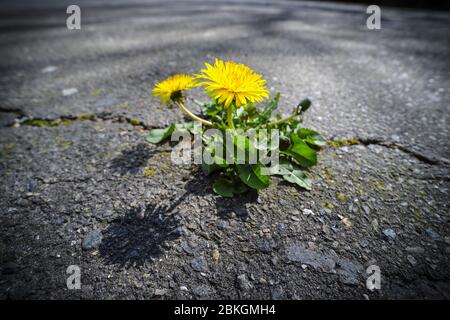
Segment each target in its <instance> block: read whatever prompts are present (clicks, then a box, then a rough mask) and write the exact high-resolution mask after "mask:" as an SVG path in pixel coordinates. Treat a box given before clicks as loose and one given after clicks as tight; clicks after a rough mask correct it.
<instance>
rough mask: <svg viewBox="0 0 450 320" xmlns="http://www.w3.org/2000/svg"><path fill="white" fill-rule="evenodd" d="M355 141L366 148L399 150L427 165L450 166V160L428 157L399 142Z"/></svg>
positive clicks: (370, 139)
mask: <svg viewBox="0 0 450 320" xmlns="http://www.w3.org/2000/svg"><path fill="white" fill-rule="evenodd" d="M354 139H357V140H358V141H359V142H361V144H362V145H364V146H369V145H379V146H383V147H386V148H389V149H398V150H400V151H402V152H404V153H407V154H409V155H411V156H413V157H414V158H416V159H418V160H420V161H422V162H424V163H427V164H431V165H442V164H446V165H448V164H450V160H449V159H446V158H443V157H439V156H436V155H426V154H424V153H423V152H420V151H417V150H413V149H411V148H408V147H407V146H405V145H403V144H400V143H397V142H393V141H386V140H384V139H381V138H361V137H355V138H354Z"/></svg>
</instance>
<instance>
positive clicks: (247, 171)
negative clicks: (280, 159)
mask: <svg viewBox="0 0 450 320" xmlns="http://www.w3.org/2000/svg"><path fill="white" fill-rule="evenodd" d="M262 168H263V165H262V164H259V163H258V164H253V165H249V164H238V165H237V171H238V173H239V178H240V179H241V180H242V182H244V183H245V184H246V185H247V186H249V187H250V188H253V189H256V190H260V189H264V188H267V187H268V186H269V185H270V177H269V176H268V175H263V174H261V169H262Z"/></svg>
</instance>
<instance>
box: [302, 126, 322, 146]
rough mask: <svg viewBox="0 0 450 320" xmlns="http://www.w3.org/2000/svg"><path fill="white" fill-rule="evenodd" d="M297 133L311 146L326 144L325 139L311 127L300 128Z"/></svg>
mask: <svg viewBox="0 0 450 320" xmlns="http://www.w3.org/2000/svg"><path fill="white" fill-rule="evenodd" d="M297 135H298V136H299V138H300V139H304V141H305V142H306V143H308V144H309V145H312V146H316V147H323V146H325V145H326V144H327V141H326V140H325V139H324V138H323V137H322V136H321V135H320V134H319V133H317V132H316V131H314V130H311V129H307V128H301V129H299V130H298V131H297Z"/></svg>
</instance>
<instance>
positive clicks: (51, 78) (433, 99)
mask: <svg viewBox="0 0 450 320" xmlns="http://www.w3.org/2000/svg"><path fill="white" fill-rule="evenodd" d="M68 4H69V3H68ZM79 5H80V7H81V11H82V22H81V30H67V28H66V26H65V18H66V13H65V8H66V4H65V3H64V2H63V1H44V2H39V4H34V5H31V4H25V2H22V1H16V2H14V3H11V4H8V3H2V4H1V5H0V87H1V90H0V119H1V121H0V176H1V183H0V195H1V196H0V238H1V242H0V252H1V255H0V297H2V298H12V299H20V298H66V299H78V298H84V299H89V298H94V299H105V298H138V299H144V298H145V299H170V298H188V299H191V298H195V299H207V298H218V299H228V298H232V299H233V298H260V299H311V298H313V299H320V298H335V299H340V298H356V299H365V298H366V299H367V298H369V299H378V298H390V299H395V298H449V296H450V291H449V288H450V283H449V278H450V272H449V270H448V264H449V258H448V256H449V251H450V247H449V246H450V238H449V236H450V234H449V222H450V220H449V200H448V188H449V177H450V175H449V174H450V173H449V160H448V159H449V158H450V148H449V142H448V141H449V136H450V135H449V130H450V126H449V124H450V121H449V120H450V119H449V117H450V116H449V115H450V112H449V101H450V92H449V88H450V77H449V74H450V72H449V71H450V43H449V42H450V38H449V31H450V16H449V14H448V13H442V12H426V11H409V10H400V9H387V8H382V29H381V30H368V29H367V28H366V18H367V14H366V13H365V9H366V7H364V6H361V5H344V4H333V3H324V2H320V3H314V2H299V1H277V2H271V1H239V2H238V1H234V2H226V1H208V2H206V1H205V2H203V1H176V2H175V1H127V2H125V1H123V2H121V1H79ZM215 57H219V58H222V59H231V60H234V61H238V62H242V63H245V64H247V65H249V66H250V67H252V68H253V69H254V70H256V71H257V72H259V73H261V74H262V75H263V76H264V78H265V79H266V80H267V81H268V84H269V88H270V91H271V93H272V94H274V93H275V92H278V91H279V92H281V95H282V103H281V105H282V106H281V111H282V112H283V113H285V114H287V113H289V111H290V109H291V108H292V107H293V106H295V105H296V103H298V101H300V100H301V99H303V98H304V97H309V98H310V99H311V100H312V101H313V106H312V108H311V109H310V110H309V111H308V113H309V114H308V116H307V117H306V124H307V125H308V126H309V127H312V128H314V129H316V130H318V131H319V132H321V133H323V135H324V136H325V137H326V138H327V139H331V140H332V139H334V140H336V139H344V138H350V137H357V138H360V139H361V141H362V142H363V143H361V144H357V145H352V146H344V147H341V148H332V147H327V148H325V149H324V150H322V152H321V154H320V164H319V165H318V166H317V167H315V168H313V169H312V170H311V172H310V176H311V177H312V179H313V191H311V192H305V191H303V190H300V189H298V188H295V187H293V186H291V185H288V184H285V183H284V182H281V181H279V180H275V183H274V184H273V185H272V186H271V187H270V188H269V189H267V190H264V191H262V192H260V193H259V194H247V195H245V196H243V197H239V198H236V199H233V200H229V199H223V198H221V197H218V196H216V195H214V194H213V193H212V190H211V179H210V178H208V177H205V176H204V175H203V174H202V173H201V172H199V171H198V170H197V169H196V168H195V167H189V166H185V167H178V166H176V165H175V164H173V163H172V162H171V161H170V150H171V149H170V146H169V145H163V146H158V147H155V146H151V145H148V144H146V143H145V141H144V139H143V137H144V136H145V133H146V132H147V129H148V128H153V127H162V126H165V125H167V124H169V123H171V122H174V121H183V116H182V114H181V112H180V111H179V110H177V109H166V108H162V107H160V106H159V105H158V99H156V98H154V97H152V96H151V94H150V90H151V88H152V86H153V84H154V83H155V82H157V81H160V80H162V79H164V78H166V77H167V76H169V75H171V74H173V73H179V72H185V73H195V72H198V70H199V69H200V68H201V67H202V66H203V63H204V62H205V61H208V62H212V61H213V60H214V58H215ZM71 88H75V89H76V90H69V93H70V91H72V92H74V93H73V94H71V95H67V92H68V91H67V90H68V89H71ZM64 90H65V92H66V95H64V93H63V92H64ZM195 96H196V97H200V92H196V93H195ZM92 115H95V116H92ZM25 117H26V118H35V119H38V120H39V119H47V120H55V119H63V121H62V123H61V125H58V126H52V127H50V126H44V127H34V126H30V125H26V124H25V123H22V124H21V125H19V119H24V118H25ZM75 117H78V119H75V120H67V119H71V118H75ZM14 124H15V125H14ZM146 169H147V170H146ZM145 173H147V174H145ZM69 265H78V266H80V268H81V274H82V287H81V290H68V289H67V287H66V279H67V277H68V275H67V274H66V269H67V267H68V266H69ZM369 265H377V266H379V267H380V269H381V274H382V287H381V290H375V291H373V292H371V291H369V290H367V288H366V278H367V276H368V275H367V274H366V268H367V267H368V266H369Z"/></svg>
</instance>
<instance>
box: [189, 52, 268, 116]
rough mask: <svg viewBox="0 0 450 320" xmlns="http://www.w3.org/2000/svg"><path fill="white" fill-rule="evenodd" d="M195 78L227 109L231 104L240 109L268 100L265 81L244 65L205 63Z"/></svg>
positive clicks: (220, 62)
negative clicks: (201, 80) (200, 80)
mask: <svg viewBox="0 0 450 320" xmlns="http://www.w3.org/2000/svg"><path fill="white" fill-rule="evenodd" d="M205 66H206V69H202V70H201V74H199V75H197V78H199V79H204V80H205V81H204V82H200V83H199V85H201V86H205V87H206V92H207V93H208V94H209V95H210V96H211V97H212V98H213V99H216V100H218V101H219V103H221V104H223V105H224V107H225V108H228V107H229V106H230V105H231V104H232V103H234V105H235V106H236V107H238V108H239V107H241V106H243V105H245V104H247V103H249V102H262V101H263V100H264V98H269V91H268V90H267V89H266V86H265V84H266V81H265V80H263V79H262V78H261V75H259V74H257V73H255V72H253V70H252V69H250V68H249V67H247V66H246V65H243V64H240V63H236V62H233V61H225V62H224V61H222V60H219V59H216V61H215V63H214V65H213V66H212V65H210V64H209V63H205Z"/></svg>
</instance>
